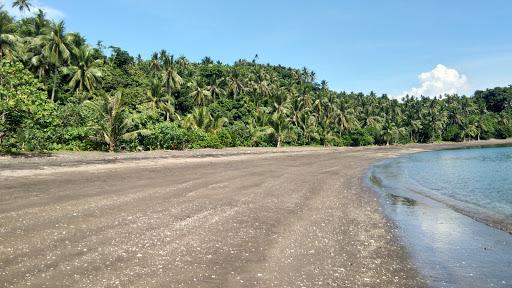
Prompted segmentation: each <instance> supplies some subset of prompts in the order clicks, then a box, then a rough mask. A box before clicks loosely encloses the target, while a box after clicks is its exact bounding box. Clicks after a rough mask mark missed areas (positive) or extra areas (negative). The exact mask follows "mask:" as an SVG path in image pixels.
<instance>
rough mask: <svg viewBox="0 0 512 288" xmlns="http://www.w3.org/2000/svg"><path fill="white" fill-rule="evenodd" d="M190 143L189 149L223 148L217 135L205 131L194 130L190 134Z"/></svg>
mask: <svg viewBox="0 0 512 288" xmlns="http://www.w3.org/2000/svg"><path fill="white" fill-rule="evenodd" d="M187 138H188V142H189V143H190V146H189V148H192V149H199V148H216V149H219V148H222V144H221V142H220V140H219V137H217V135H215V134H209V133H207V132H205V131H204V130H203V129H192V130H190V131H189V132H188V137H187Z"/></svg>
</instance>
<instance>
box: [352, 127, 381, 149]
mask: <svg viewBox="0 0 512 288" xmlns="http://www.w3.org/2000/svg"><path fill="white" fill-rule="evenodd" d="M349 136H350V139H351V140H352V143H351V146H366V145H372V144H374V143H375V139H374V138H373V137H372V135H371V131H369V130H368V129H355V130H352V131H350V133H349Z"/></svg>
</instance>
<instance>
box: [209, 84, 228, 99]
mask: <svg viewBox="0 0 512 288" xmlns="http://www.w3.org/2000/svg"><path fill="white" fill-rule="evenodd" d="M223 81H224V79H217V80H215V81H213V83H212V84H210V85H209V86H208V87H206V89H207V90H208V92H210V96H211V98H212V100H213V101H215V100H217V98H219V97H220V96H223V95H225V94H226V91H225V90H224V89H222V82H223Z"/></svg>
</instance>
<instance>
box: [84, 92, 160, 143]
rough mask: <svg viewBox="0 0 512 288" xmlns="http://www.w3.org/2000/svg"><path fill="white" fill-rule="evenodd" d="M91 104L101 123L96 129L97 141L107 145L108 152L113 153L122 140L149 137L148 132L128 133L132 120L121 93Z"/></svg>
mask: <svg viewBox="0 0 512 288" xmlns="http://www.w3.org/2000/svg"><path fill="white" fill-rule="evenodd" d="M86 103H90V104H91V106H92V108H93V111H95V112H96V113H97V116H98V119H99V123H98V126H97V127H95V130H96V137H95V139H96V140H98V141H101V142H103V143H105V144H106V146H107V150H108V151H109V152H113V151H114V150H115V149H116V148H117V146H118V143H119V141H120V140H122V139H124V140H130V139H134V138H135V137H137V135H139V134H142V135H147V134H149V133H150V131H148V130H137V131H132V132H128V130H129V129H130V128H131V126H132V122H131V120H130V119H129V118H128V115H127V114H126V112H125V105H124V101H123V96H122V93H121V91H117V92H116V93H114V94H113V95H110V96H105V97H104V98H103V99H102V100H101V101H100V102H86Z"/></svg>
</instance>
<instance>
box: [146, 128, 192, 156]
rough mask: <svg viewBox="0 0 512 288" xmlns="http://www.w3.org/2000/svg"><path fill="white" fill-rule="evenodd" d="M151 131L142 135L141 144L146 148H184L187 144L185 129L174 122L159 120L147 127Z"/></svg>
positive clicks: (187, 138)
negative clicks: (159, 121)
mask: <svg viewBox="0 0 512 288" xmlns="http://www.w3.org/2000/svg"><path fill="white" fill-rule="evenodd" d="M149 130H150V131H151V132H152V133H151V134H149V135H147V136H141V137H142V144H143V146H144V148H146V149H151V150H154V149H180V150H181V149H186V148H188V145H189V143H190V142H189V137H188V132H187V130H185V129H183V128H181V127H180V126H178V125H177V124H176V123H171V122H161V123H158V124H155V125H153V126H151V127H150V128H149Z"/></svg>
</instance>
